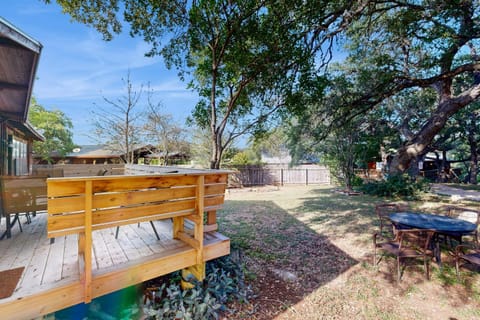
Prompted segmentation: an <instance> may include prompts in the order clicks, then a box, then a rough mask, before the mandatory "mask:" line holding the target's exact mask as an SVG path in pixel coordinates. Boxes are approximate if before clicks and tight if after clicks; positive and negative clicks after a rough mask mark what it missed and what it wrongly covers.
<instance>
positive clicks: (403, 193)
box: [360, 174, 430, 199]
mask: <svg viewBox="0 0 480 320" xmlns="http://www.w3.org/2000/svg"><path fill="white" fill-rule="evenodd" d="M360 188H361V191H363V192H364V193H366V194H370V195H376V196H381V197H392V198H407V199H418V198H419V197H420V195H421V194H422V193H424V192H427V191H428V190H429V188H430V186H429V184H428V182H426V181H425V180H424V179H419V178H417V179H415V178H411V177H409V176H408V175H407V174H403V175H392V176H389V177H387V179H385V180H382V181H374V182H369V183H366V184H363V185H362V186H361V187H360Z"/></svg>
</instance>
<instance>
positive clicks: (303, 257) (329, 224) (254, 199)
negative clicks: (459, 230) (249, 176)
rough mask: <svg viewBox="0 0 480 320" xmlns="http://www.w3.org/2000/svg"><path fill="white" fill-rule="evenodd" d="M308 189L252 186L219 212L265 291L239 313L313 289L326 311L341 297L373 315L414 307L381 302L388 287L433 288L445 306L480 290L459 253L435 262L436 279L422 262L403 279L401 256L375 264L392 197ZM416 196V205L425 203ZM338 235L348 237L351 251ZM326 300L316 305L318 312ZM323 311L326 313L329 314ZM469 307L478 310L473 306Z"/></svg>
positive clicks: (269, 310) (263, 312)
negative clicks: (382, 218)
mask: <svg viewBox="0 0 480 320" xmlns="http://www.w3.org/2000/svg"><path fill="white" fill-rule="evenodd" d="M302 190H305V192H304V193H303V194H302V193H298V196H297V197H295V195H290V194H284V193H278V195H277V197H280V198H276V196H275V192H271V193H264V194H258V195H257V196H255V195H252V193H245V197H244V199H242V198H243V197H242V196H241V195H240V196H237V197H235V198H236V199H237V200H227V201H226V202H225V207H224V209H223V210H222V211H220V212H219V213H218V219H219V226H220V232H221V233H223V234H225V235H227V236H228V237H230V239H231V246H232V249H233V250H235V249H240V251H241V252H243V255H244V262H245V264H246V267H247V270H249V271H251V272H252V274H251V279H250V280H251V283H252V284H253V285H254V287H255V289H256V292H257V293H258V297H257V298H256V299H255V301H253V303H254V304H255V303H256V304H257V305H256V306H255V307H253V308H252V310H250V312H251V313H250V314H249V313H248V312H249V311H248V310H246V311H245V310H244V315H243V316H238V314H237V315H236V317H234V318H235V319H273V318H275V317H276V316H278V315H280V314H282V313H284V311H285V310H287V309H290V307H291V306H292V305H294V304H296V303H298V302H301V301H305V298H306V297H307V296H309V295H311V294H312V293H313V296H315V298H314V299H313V301H319V300H320V301H322V303H325V304H326V306H327V307H325V306H323V309H324V310H323V312H328V310H326V311H325V309H326V308H329V307H333V308H336V307H337V306H336V305H335V304H339V305H345V303H354V302H356V303H358V304H359V305H366V306H367V307H366V309H362V310H361V311H360V312H361V313H362V314H363V315H364V316H366V317H367V318H368V317H370V316H375V317H378V316H379V314H383V315H384V316H385V317H388V315H391V312H392V309H390V308H397V307H398V308H400V309H401V308H405V310H407V312H408V307H402V306H395V307H391V306H390V307H389V306H384V305H382V303H381V302H377V300H378V299H377V296H378V294H379V292H384V291H387V292H389V295H390V298H391V299H393V300H395V299H398V298H402V299H406V300H408V299H411V297H417V296H418V297H419V299H423V292H427V295H428V296H435V295H438V296H439V298H438V299H437V300H435V301H434V303H438V306H442V305H443V306H444V305H449V306H453V307H456V308H457V307H458V308H463V306H462V303H463V302H462V301H465V299H467V298H469V297H475V296H478V290H477V285H476V284H475V282H476V281H477V280H476V279H478V277H475V278H468V277H467V276H469V275H470V274H465V273H464V274H463V279H465V280H460V281H459V280H457V279H456V276H455V272H454V270H452V268H451V267H450V265H451V261H450V262H447V261H445V262H446V264H448V265H446V266H445V267H444V269H443V270H441V269H439V268H438V267H437V266H436V265H435V264H432V271H433V272H432V274H433V276H432V280H431V281H427V280H426V279H425V278H424V273H423V268H422V265H418V266H417V265H416V264H413V265H410V266H409V267H407V269H406V270H405V273H404V277H403V278H404V279H403V280H402V282H401V283H397V281H396V270H395V261H394V259H383V260H382V262H381V265H380V267H379V268H378V269H377V268H374V267H372V265H371V260H370V259H371V253H372V252H371V251H372V250H371V246H372V233H373V232H374V231H375V230H376V229H377V228H378V222H377V217H376V216H375V212H374V207H375V204H376V203H379V202H385V201H389V200H386V199H383V198H379V197H371V196H367V195H357V196H347V195H344V194H339V193H335V192H334V190H333V189H332V188H325V187H320V188H310V189H308V190H306V189H302ZM292 192H295V191H292ZM258 199H262V200H258ZM408 204H409V205H410V206H411V207H412V208H418V207H421V206H422V205H424V203H423V202H411V203H408ZM330 239H334V240H333V241H335V243H337V244H339V243H341V246H342V248H345V250H347V251H348V252H346V251H345V250H342V249H340V248H339V247H338V245H336V244H335V243H333V242H332V241H331V240H330ZM349 253H350V254H349ZM352 255H353V256H355V257H357V259H355V258H354V257H353V256H352ZM351 269H353V270H351ZM349 270H351V271H353V272H347V271H349ZM345 273H346V276H345V277H342V275H343V274H345ZM347 278H348V279H347ZM336 279H340V281H343V280H345V281H346V283H345V284H344V285H342V286H340V288H342V289H341V290H342V292H341V293H332V290H331V289H329V287H330V286H328V285H327V284H329V283H331V282H332V281H335V280H336ZM342 279H343V280H342ZM326 285H327V286H326ZM330 288H331V287H330ZM314 292H315V293H314ZM319 295H323V297H320V296H319ZM329 299H330V300H332V301H329ZM334 299H336V300H335V301H333V300H334ZM469 299H470V298H469ZM325 301H326V302H325ZM345 301H350V302H345ZM470 301H471V300H470ZM378 303H380V304H378ZM413 304H415V302H413ZM474 304H476V303H475V302H474ZM321 307H322V306H320V305H316V304H314V305H313V308H316V309H314V310H312V311H313V312H315V316H317V313H316V312H317V310H318V309H321ZM365 310H366V311H365ZM384 310H385V311H384ZM393 310H394V311H395V312H397V309H393ZM465 310H467V311H465ZM472 310H473V311H472ZM402 311H403V312H406V311H404V310H400V313H399V314H400V315H399V319H401V318H402V316H401V314H402V313H401V312H402ZM318 312H319V313H318V317H320V318H321V317H322V316H324V315H325V313H323V314H322V313H321V312H322V311H321V310H320V311H318ZM368 312H371V313H368ZM461 312H473V313H474V314H475V315H476V314H477V312H476V311H475V308H472V307H469V308H468V309H463V311H461ZM295 319H297V318H295ZM298 319H300V318H298ZM392 319H393V318H392ZM394 319H397V318H394Z"/></svg>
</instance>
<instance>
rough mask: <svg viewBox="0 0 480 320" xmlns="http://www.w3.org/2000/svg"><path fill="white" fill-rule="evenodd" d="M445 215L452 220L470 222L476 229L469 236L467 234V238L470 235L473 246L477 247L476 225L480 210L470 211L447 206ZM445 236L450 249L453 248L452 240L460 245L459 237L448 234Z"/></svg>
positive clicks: (478, 220) (479, 220)
mask: <svg viewBox="0 0 480 320" xmlns="http://www.w3.org/2000/svg"><path fill="white" fill-rule="evenodd" d="M447 215H448V216H449V217H452V218H457V219H461V220H465V221H468V222H471V223H473V224H475V225H476V226H477V228H476V229H475V230H474V231H473V232H472V233H471V234H467V236H469V235H471V236H472V237H473V241H474V243H475V246H476V247H478V225H479V224H480V210H475V209H470V208H466V207H457V206H449V207H448V211H447ZM445 236H446V237H447V238H450V245H451V246H452V247H453V244H452V239H454V240H456V241H458V243H459V244H461V243H462V236H459V235H456V234H448V233H447V234H445ZM463 236H465V235H463Z"/></svg>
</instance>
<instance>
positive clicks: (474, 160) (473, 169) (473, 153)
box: [468, 112, 478, 184]
mask: <svg viewBox="0 0 480 320" xmlns="http://www.w3.org/2000/svg"><path fill="white" fill-rule="evenodd" d="M476 124H477V117H476V114H475V113H473V112H472V114H471V126H470V130H469V132H468V144H469V145H470V174H469V181H468V182H469V183H471V184H477V171H478V154H477V150H478V143H477V139H475V136H476V131H477V130H476Z"/></svg>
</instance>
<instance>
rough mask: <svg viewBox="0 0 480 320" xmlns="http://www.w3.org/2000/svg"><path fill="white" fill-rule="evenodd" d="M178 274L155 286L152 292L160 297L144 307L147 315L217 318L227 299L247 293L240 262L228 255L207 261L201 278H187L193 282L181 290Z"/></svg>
mask: <svg viewBox="0 0 480 320" xmlns="http://www.w3.org/2000/svg"><path fill="white" fill-rule="evenodd" d="M175 275H177V276H175ZM178 275H179V273H178V272H177V273H174V274H172V276H171V279H170V282H169V283H163V284H162V285H161V286H160V287H158V289H157V291H156V292H155V296H156V297H157V298H159V300H160V301H159V302H154V303H152V304H151V305H149V306H147V307H146V308H145V310H144V312H145V314H146V315H147V316H148V319H150V320H153V319H192V320H193V319H198V320H204V319H205V320H206V319H218V317H219V312H220V311H224V310H226V305H225V304H226V303H227V302H229V301H231V300H232V299H236V300H237V301H241V302H247V301H248V300H247V298H248V296H249V295H250V294H251V290H250V288H249V287H247V286H246V285H245V282H244V278H245V276H244V273H243V270H242V268H241V266H240V265H239V264H238V263H235V262H234V261H232V259H230V257H228V256H227V257H223V258H220V259H217V260H214V261H210V262H208V263H207V266H206V278H205V280H204V281H203V282H198V281H195V279H193V278H192V279H187V280H189V281H190V282H191V283H193V284H194V287H193V288H192V289H189V290H182V289H181V287H180V285H179V280H180V279H179V276H178Z"/></svg>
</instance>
